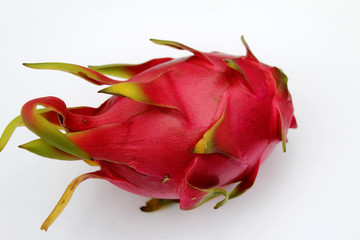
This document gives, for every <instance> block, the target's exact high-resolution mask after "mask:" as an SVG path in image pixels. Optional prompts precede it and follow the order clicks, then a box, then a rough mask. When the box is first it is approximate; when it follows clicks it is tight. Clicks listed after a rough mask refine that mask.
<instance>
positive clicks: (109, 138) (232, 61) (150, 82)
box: [0, 37, 297, 230]
mask: <svg viewBox="0 0 360 240" xmlns="http://www.w3.org/2000/svg"><path fill="white" fill-rule="evenodd" d="M152 41H153V42H155V43H157V44H162V45H167V46H171V47H174V48H177V49H183V50H188V51H191V52H192V53H193V55H192V56H190V57H186V58H180V59H172V58H162V59H154V60H151V61H148V62H146V63H143V64H139V65H126V64H115V65H104V66H90V67H89V68H85V67H81V66H78V65H73V64H65V63H36V64H25V65H26V66H28V67H31V68H36V69H55V70H62V71H66V72H69V73H72V74H75V75H78V76H79V77H82V78H84V79H85V80H87V81H89V82H91V83H93V84H97V85H102V84H106V85H110V86H109V87H107V88H104V89H102V90H101V91H100V92H102V93H107V94H112V95H113V96H111V97H110V98H109V99H108V100H107V101H106V102H104V103H103V104H102V105H101V106H100V107H99V108H90V107H78V108H67V106H66V105H65V103H64V102H63V101H62V100H60V99H58V98H55V97H43V98H38V99H34V100H31V101H29V102H27V103H26V104H25V105H24V106H23V108H22V111H21V116H19V117H17V118H15V119H14V120H13V121H12V122H11V123H10V124H9V125H8V127H7V128H6V129H5V131H4V133H3V135H2V137H1V139H0V150H2V148H3V147H4V146H5V144H6V143H7V141H8V139H9V137H10V135H11V134H12V132H13V131H14V129H15V128H16V127H17V126H21V125H25V126H26V127H27V128H29V129H30V130H31V131H33V132H34V133H35V134H37V135H38V136H39V137H40V139H37V140H34V141H31V142H29V143H26V144H24V145H21V146H20V147H21V148H25V149H27V150H29V151H31V152H33V153H36V154H38V155H40V156H44V157H48V158H54V159H61V160H69V161H72V160H81V159H82V160H84V161H86V162H87V163H89V164H90V165H95V166H100V169H99V170H98V171H95V172H92V173H86V174H83V175H81V176H79V177H77V178H76V179H74V181H73V182H71V183H70V185H69V186H68V188H67V189H66V191H65V193H64V195H63V196H62V198H61V199H60V201H59V203H58V204H57V206H56V207H55V209H54V210H53V212H52V213H51V214H50V216H49V217H48V219H46V221H45V222H44V224H43V225H42V229H45V230H47V228H48V227H49V226H50V225H51V224H52V223H53V221H54V220H55V219H56V218H57V216H58V215H59V214H60V213H61V211H62V210H63V209H64V207H65V206H66V204H67V203H68V201H69V200H70V198H71V195H72V193H73V192H74V190H75V188H76V187H77V185H78V184H79V183H81V182H82V181H84V180H86V179H88V178H99V179H104V180H107V181H109V182H111V183H113V184H114V185H116V186H118V187H120V188H122V189H124V190H127V191H129V192H132V193H135V194H139V195H143V196H148V197H150V198H153V199H152V200H150V201H149V202H147V204H146V206H144V207H142V208H141V209H142V210H143V211H154V210H157V209H159V208H161V207H163V206H165V205H167V204H169V203H172V202H176V201H179V202H180V208H181V209H184V210H188V209H192V208H195V207H197V206H199V205H201V204H203V203H204V202H206V201H208V200H210V199H212V198H214V197H216V196H220V195H222V196H223V199H222V200H221V201H220V202H219V203H218V204H217V205H216V206H215V208H218V207H220V206H222V205H223V204H224V203H225V202H226V201H227V200H228V199H230V198H234V197H236V196H238V195H240V194H242V193H243V192H244V191H246V190H247V189H248V188H250V187H251V186H252V185H253V183H254V181H255V178H256V175H257V172H258V168H259V165H260V164H261V163H262V162H263V161H264V160H265V159H266V157H267V156H268V154H269V153H270V152H271V151H272V150H273V148H274V147H275V145H276V144H277V143H279V142H282V145H283V149H284V151H285V149H286V135H287V131H288V129H289V128H295V127H296V126H297V123H296V120H295V117H294V109H293V105H292V100H291V95H290V93H289V91H288V89H287V77H286V76H285V74H284V73H283V72H282V71H281V70H280V69H278V68H276V67H270V66H268V65H265V64H263V63H260V62H259V61H258V60H257V58H256V57H255V56H254V55H253V54H252V52H251V51H250V49H249V47H248V45H247V43H246V42H245V40H244V38H243V37H242V41H243V43H244V45H245V47H246V49H247V54H246V56H241V57H238V56H232V55H227V54H223V53H218V52H213V53H202V52H200V51H197V50H195V49H192V48H190V47H188V46H185V45H183V44H180V43H177V42H173V41H163V40H155V39H152ZM103 74H105V75H110V76H117V77H122V78H129V79H128V80H127V81H118V80H115V79H112V78H109V77H107V76H105V75H103ZM38 106H43V107H44V108H43V109H38V108H37V107H38ZM59 129H63V130H65V133H62V132H61V131H59ZM236 182H238V185H237V186H236V187H235V188H234V190H232V191H231V192H230V193H228V192H227V191H226V190H225V189H223V187H224V186H227V185H229V184H232V183H236Z"/></svg>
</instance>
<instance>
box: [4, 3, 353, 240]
mask: <svg viewBox="0 0 360 240" xmlns="http://www.w3.org/2000/svg"><path fill="white" fill-rule="evenodd" d="M130 2H131V3H130ZM359 11H360V2H359V1H358V0H353V1H351V0H341V1H340V0H338V1H336V0H334V1H331V0H326V1H325V0H324V1H321V0H298V1H285V0H274V1H265V0H263V1H261V0H257V1H235V0H234V1H231V0H222V1H210V0H208V1H205V0H203V1H200V0H198V1H195V0H191V1H190V0H182V1H180V0H178V1H170V0H167V1H165V0H164V1H156V0H152V1H145V0H144V1H136V0H135V1H115V0H114V1H105V0H103V1H90V0H86V1H85V0H84V1H77V0H73V1H48V0H43V1H40V0H39V1H34V0H30V1H25V0H23V1H21V0H0V83H1V85H0V131H2V130H3V129H4V128H5V126H6V124H7V123H8V122H9V121H10V120H11V119H12V118H13V117H15V116H17V115H18V114H19V111H20V109H21V106H22V105H23V104H24V103H25V102H26V101H28V100H30V99H32V98H37V97H41V96H48V95H53V96H57V97H60V98H62V99H64V101H65V102H66V103H67V104H68V106H79V105H80V106H81V105H89V106H97V105H99V104H100V103H101V102H102V101H104V100H105V99H106V98H107V97H108V96H105V95H102V94H97V93H96V92H97V91H98V90H99V89H101V87H97V86H94V85H91V84H89V83H87V82H85V81H83V80H82V79H80V78H76V77H74V76H72V75H70V74H66V73H62V72H56V71H40V70H32V69H27V68H25V67H24V66H22V65H21V63H23V62H44V61H60V62H70V63H77V64H81V65H88V64H89V65H99V64H107V63H124V62H125V63H126V62H128V63H140V62H144V61H146V60H148V59H152V58H157V57H166V56H169V57H179V56H185V55H188V54H189V53H187V52H184V51H178V50H175V49H171V48H168V47H164V46H158V45H154V44H153V43H151V42H150V41H148V39H149V38H159V39H168V40H175V41H179V42H182V43H184V44H187V45H190V46H192V47H194V48H197V49H199V50H202V51H213V50H217V51H222V52H226V53H231V54H239V55H242V54H245V49H244V47H243V46H242V44H241V42H240V36H241V35H242V34H244V35H245V37H246V39H247V41H248V43H249V45H250V46H251V48H252V50H253V52H254V54H255V55H256V56H257V57H258V58H259V59H260V60H261V61H263V62H265V63H267V64H270V65H275V66H278V67H280V68H282V69H283V70H284V71H285V73H286V74H287V75H288V77H289V89H290V91H291V93H292V96H293V101H294V105H295V114H296V117H297V120H298V123H299V128H298V129H296V130H290V132H289V134H288V139H289V143H288V146H287V149H288V151H287V153H286V154H283V153H282V151H281V148H280V146H278V147H277V148H276V149H275V151H274V152H273V154H272V155H271V156H270V157H269V159H268V160H267V161H266V162H265V163H264V164H263V165H262V167H261V169H260V172H259V175H258V178H257V181H256V183H255V186H254V187H253V188H252V189H251V190H249V191H248V192H247V193H246V194H245V195H243V196H241V197H239V198H237V199H234V200H231V201H229V202H228V203H227V204H226V205H225V206H223V207H222V208H220V209H219V210H213V209H212V207H213V206H214V204H215V202H216V201H211V202H209V203H207V204H205V205H203V206H201V207H200V208H198V209H196V210H192V211H181V210H179V209H178V206H177V205H174V206H172V207H169V208H168V209H165V210H163V211H159V212H156V213H152V214H147V213H143V212H141V211H140V210H139V207H140V206H141V205H142V204H143V203H144V202H145V201H146V200H147V198H144V197H141V196H136V195H133V194H130V193H127V192H125V191H123V190H121V189H118V188H116V187H114V186H112V185H111V184H109V183H107V182H105V181H101V180H88V181H86V182H84V183H82V184H81V185H80V186H79V187H78V189H77V190H76V192H75V194H74V196H73V199H72V200H71V202H70V203H69V205H68V206H67V208H66V209H65V211H64V212H63V213H62V215H61V216H60V217H59V219H58V220H57V221H56V222H55V223H54V224H53V225H52V226H51V228H50V229H49V231H48V232H47V233H45V232H43V231H40V225H41V223H42V222H43V220H44V219H45V218H46V217H47V215H48V214H49V213H50V211H51V210H52V208H53V207H54V205H55V204H56V202H57V201H58V199H59V197H60V196H61V194H62V193H63V191H64V189H65V188H66V186H67V184H68V183H70V181H71V180H72V179H73V178H75V177H77V176H78V175H80V174H82V173H85V172H89V171H92V170H93V169H92V168H91V167H89V166H87V165H85V164H84V163H81V162H61V161H54V160H50V159H45V158H41V157H39V156H36V155H33V154H31V153H28V152H27V151H25V150H22V149H18V148H17V145H20V144H23V143H25V142H27V141H29V140H32V139H35V138H36V137H35V136H34V135H33V134H32V133H30V131H28V130H27V129H25V128H21V129H17V131H16V132H15V134H14V136H13V138H12V139H11V140H10V142H9V144H8V145H7V147H6V148H5V149H4V150H3V152H1V153H0V194H1V196H0V239H4V240H7V239H37V240H40V239H67V240H70V239H89V240H91V239H129V240H132V239H139V240H143V239H147V240H152V239H156V240H160V239H171V240H176V239H224V240H225V239H243V240H247V239H360V228H359V223H360V217H359V216H360V204H359V203H360V193H359V189H360V188H359V184H360V174H359V173H360V159H359V157H358V152H359V137H358V136H359V135H360V131H359V117H360V114H359V105H360V100H359V97H358V92H359V90H360V74H359V72H360V62H359V56H360V33H359V31H360V30H359V29H360V17H359V15H358V13H359ZM216 200H217V199H216Z"/></svg>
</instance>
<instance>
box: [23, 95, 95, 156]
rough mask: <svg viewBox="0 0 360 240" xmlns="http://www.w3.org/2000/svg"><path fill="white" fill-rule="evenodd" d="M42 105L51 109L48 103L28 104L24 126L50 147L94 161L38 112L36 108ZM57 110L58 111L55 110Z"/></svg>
mask: <svg viewBox="0 0 360 240" xmlns="http://www.w3.org/2000/svg"><path fill="white" fill-rule="evenodd" d="M37 105H42V106H44V107H49V108H51V107H52V106H51V105H50V104H49V106H47V104H46V103H41V102H39V103H36V102H28V103H27V104H25V105H24V107H23V109H22V112H21V114H22V117H23V121H24V124H25V126H26V127H27V128H29V129H30V130H31V131H32V132H34V133H35V134H36V135H38V136H39V137H40V138H41V139H43V140H44V141H46V142H47V143H49V144H50V145H52V146H54V147H56V148H58V149H59V150H62V151H64V152H66V153H69V154H71V155H74V156H77V157H79V158H82V159H87V160H92V158H91V157H90V155H89V154H88V153H86V152H85V151H84V150H82V149H81V148H80V147H79V146H78V145H77V144H75V143H74V142H73V141H71V140H70V139H69V138H68V137H67V136H66V135H64V134H63V133H62V132H60V131H59V130H58V129H57V128H56V127H55V126H53V125H52V124H51V123H49V122H48V121H47V120H46V119H45V118H44V117H43V116H41V114H39V113H38V112H37V111H36V106H37ZM54 110H56V109H54Z"/></svg>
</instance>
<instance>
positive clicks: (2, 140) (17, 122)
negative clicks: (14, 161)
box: [0, 116, 24, 152]
mask: <svg viewBox="0 0 360 240" xmlns="http://www.w3.org/2000/svg"><path fill="white" fill-rule="evenodd" d="M23 125H24V123H23V120H22V117H21V116H17V117H16V118H14V119H13V120H12V121H11V122H10V123H9V124H8V125H7V126H6V128H5V130H4V132H3V133H2V135H1V137H0V152H1V151H2V150H3V149H4V147H5V145H6V144H7V143H8V141H9V139H10V137H11V135H12V134H13V133H14V131H15V129H16V128H17V127H20V126H23Z"/></svg>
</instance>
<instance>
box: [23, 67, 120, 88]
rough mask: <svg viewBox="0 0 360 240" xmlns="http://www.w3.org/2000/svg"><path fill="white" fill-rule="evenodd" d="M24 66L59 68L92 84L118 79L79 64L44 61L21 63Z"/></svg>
mask: <svg viewBox="0 0 360 240" xmlns="http://www.w3.org/2000/svg"><path fill="white" fill-rule="evenodd" d="M23 65H24V66H26V67H29V68H34V69H48V70H59V71H64V72H68V73H71V74H74V75H76V76H78V77H81V78H83V79H85V80H87V81H89V82H91V83H93V84H96V85H103V84H108V85H112V84H116V83H118V82H119V81H117V80H114V79H111V78H108V77H106V76H105V75H103V74H101V73H98V72H96V71H94V70H92V69H89V68H86V67H82V66H80V65H75V64H70V63H60V62H45V63H23Z"/></svg>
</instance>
